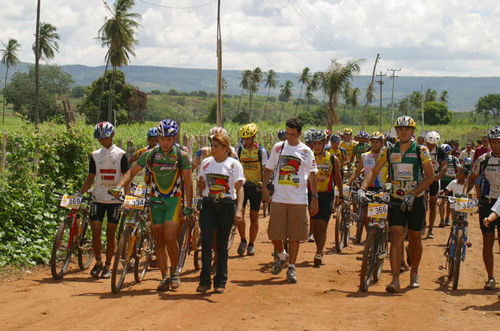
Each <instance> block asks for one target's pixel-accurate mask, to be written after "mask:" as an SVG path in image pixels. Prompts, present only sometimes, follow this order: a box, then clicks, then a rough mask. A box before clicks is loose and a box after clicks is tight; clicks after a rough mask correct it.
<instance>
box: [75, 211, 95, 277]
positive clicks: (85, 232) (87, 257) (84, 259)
mask: <svg viewBox="0 0 500 331" xmlns="http://www.w3.org/2000/svg"><path fill="white" fill-rule="evenodd" d="M93 260H94V250H93V248H92V228H91V226H90V219H89V217H88V215H85V216H84V217H83V219H82V225H81V233H80V234H79V235H78V266H79V267H80V269H81V270H85V269H87V268H88V267H89V266H90V264H91V263H92V261H93Z"/></svg>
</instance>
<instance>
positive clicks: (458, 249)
mask: <svg viewBox="0 0 500 331" xmlns="http://www.w3.org/2000/svg"><path fill="white" fill-rule="evenodd" d="M463 250H464V232H463V230H462V229H458V231H457V240H456V244H455V259H454V260H455V261H454V263H453V290H456V289H457V287H458V279H459V278H460V264H461V262H462V255H463Z"/></svg>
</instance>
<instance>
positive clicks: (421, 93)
mask: <svg viewBox="0 0 500 331" xmlns="http://www.w3.org/2000/svg"><path fill="white" fill-rule="evenodd" d="M424 99H425V96H424V84H420V109H421V112H422V135H423V133H424V132H425V122H424Z"/></svg>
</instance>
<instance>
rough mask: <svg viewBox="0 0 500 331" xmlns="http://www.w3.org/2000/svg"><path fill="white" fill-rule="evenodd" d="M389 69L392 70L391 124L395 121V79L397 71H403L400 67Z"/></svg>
mask: <svg viewBox="0 0 500 331" xmlns="http://www.w3.org/2000/svg"><path fill="white" fill-rule="evenodd" d="M387 71H392V75H391V79H392V96H391V125H392V123H394V81H395V80H396V77H399V76H396V71H401V68H399V69H387Z"/></svg>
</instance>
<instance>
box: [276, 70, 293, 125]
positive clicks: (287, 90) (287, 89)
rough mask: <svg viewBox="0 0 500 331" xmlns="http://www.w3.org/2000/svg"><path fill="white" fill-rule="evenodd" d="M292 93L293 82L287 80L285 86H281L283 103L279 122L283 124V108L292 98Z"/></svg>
mask: <svg viewBox="0 0 500 331" xmlns="http://www.w3.org/2000/svg"><path fill="white" fill-rule="evenodd" d="M292 91H293V82H292V81H291V80H287V81H286V82H285V85H281V90H280V101H282V104H281V109H280V115H279V121H280V122H281V113H282V112H283V108H284V107H285V103H287V102H288V100H290V98H291V97H292Z"/></svg>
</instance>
